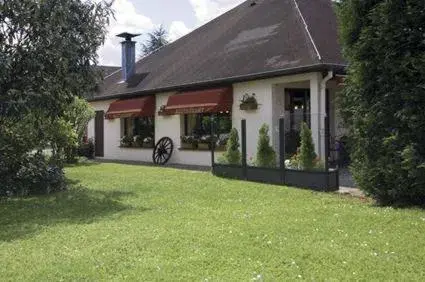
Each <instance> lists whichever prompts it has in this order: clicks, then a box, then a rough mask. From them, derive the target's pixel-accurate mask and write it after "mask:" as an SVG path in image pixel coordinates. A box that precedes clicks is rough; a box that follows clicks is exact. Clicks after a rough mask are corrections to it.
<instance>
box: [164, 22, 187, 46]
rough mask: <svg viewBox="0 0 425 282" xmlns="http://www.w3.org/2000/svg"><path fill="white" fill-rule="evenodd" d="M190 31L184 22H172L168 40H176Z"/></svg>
mask: <svg viewBox="0 0 425 282" xmlns="http://www.w3.org/2000/svg"><path fill="white" fill-rule="evenodd" d="M191 31H192V29H190V28H188V27H187V26H186V24H185V23H184V22H182V21H173V22H172V23H171V24H170V29H169V30H168V39H169V40H170V41H174V40H177V39H179V38H180V37H182V36H184V35H186V34H188V33H189V32H191Z"/></svg>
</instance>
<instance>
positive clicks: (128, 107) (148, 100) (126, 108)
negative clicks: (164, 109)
mask: <svg viewBox="0 0 425 282" xmlns="http://www.w3.org/2000/svg"><path fill="white" fill-rule="evenodd" d="M150 116H155V96H146V97H140V98H134V99H127V100H117V101H115V102H113V103H112V104H111V105H110V106H109V109H108V112H106V118H107V119H114V118H121V117H150Z"/></svg>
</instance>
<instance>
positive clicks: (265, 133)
mask: <svg viewBox="0 0 425 282" xmlns="http://www.w3.org/2000/svg"><path fill="white" fill-rule="evenodd" d="M255 164H256V165H257V166H259V167H276V152H275V151H274V150H273V148H272V146H271V145H270V137H269V126H268V125H267V124H263V125H262V126H261V128H260V131H259V137H258V144H257V155H256V158H255Z"/></svg>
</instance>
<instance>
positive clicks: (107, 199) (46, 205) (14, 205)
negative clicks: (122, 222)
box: [0, 185, 147, 241]
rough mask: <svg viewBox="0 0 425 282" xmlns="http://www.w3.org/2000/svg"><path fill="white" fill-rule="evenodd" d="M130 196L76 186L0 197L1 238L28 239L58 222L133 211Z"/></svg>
mask: <svg viewBox="0 0 425 282" xmlns="http://www.w3.org/2000/svg"><path fill="white" fill-rule="evenodd" d="M131 195H133V193H131V192H122V191H98V190H91V189H87V188H84V187H82V186H76V185H73V186H72V187H71V188H70V189H69V190H68V191H65V192H60V193H56V194H52V195H48V196H40V197H29V198H22V199H0V226H1V229H0V241H13V240H17V239H21V238H27V237H29V236H32V235H34V234H37V233H38V232H40V231H41V230H43V229H45V228H46V227H52V226H55V225H58V224H90V223H92V222H95V221H97V220H101V219H107V218H108V217H110V216H112V215H114V214H117V213H123V212H124V211H126V210H133V209H134V208H133V207H132V206H129V205H125V204H123V202H122V201H121V199H122V198H123V197H128V196H131ZM146 210H147V209H143V208H142V210H141V211H142V212H143V211H146Z"/></svg>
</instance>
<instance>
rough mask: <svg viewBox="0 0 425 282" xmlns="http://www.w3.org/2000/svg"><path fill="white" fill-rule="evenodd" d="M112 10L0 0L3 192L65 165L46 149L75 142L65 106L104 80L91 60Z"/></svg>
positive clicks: (86, 0)
mask: <svg viewBox="0 0 425 282" xmlns="http://www.w3.org/2000/svg"><path fill="white" fill-rule="evenodd" d="M110 15H111V8H110V4H109V3H105V2H99V1H94V0H93V1H91V0H55V1H53V0H46V1H33V0H8V1H0V64H1V66H2V67H1V68H0V179H2V181H3V183H2V184H4V185H3V186H0V195H2V194H10V193H12V194H21V192H19V191H17V190H21V191H27V192H25V193H31V189H33V186H34V187H35V186H37V185H35V184H34V185H33V186H31V185H30V184H31V183H35V182H40V181H42V180H43V179H44V180H46V181H50V180H51V179H50V178H49V177H47V178H46V177H44V176H46V175H49V173H50V172H52V171H59V172H60V171H61V166H60V164H59V166H58V167H57V168H58V170H56V169H53V168H49V166H48V165H49V163H48V161H49V160H48V159H46V158H45V157H43V156H42V154H41V152H42V149H44V148H46V146H49V145H52V144H53V143H55V142H56V141H57V140H61V142H62V141H64V142H72V140H73V137H71V136H70V135H72V134H70V135H69V134H68V133H70V131H69V130H68V129H71V128H72V124H71V121H70V120H67V119H66V117H67V116H66V111H67V109H68V108H69V105H70V104H71V103H73V101H74V99H75V98H74V97H76V96H82V95H85V94H88V93H90V92H91V91H93V89H94V86H95V85H96V82H97V81H98V79H100V74H99V73H98V72H97V71H96V70H95V68H94V67H93V66H94V65H96V62H97V49H98V48H99V47H100V46H101V45H102V44H103V42H104V39H105V34H106V27H107V25H108V22H109V16H110ZM61 129H63V130H61ZM64 132H65V134H64ZM64 136H68V137H64ZM35 152H36V153H35ZM42 164H44V165H42ZM31 170H33V171H34V173H31ZM24 174H25V175H24ZM57 175H58V176H60V175H61V173H57ZM24 176H25V177H24ZM31 177H33V178H32V179H33V181H32V180H31ZM24 178H25V179H24ZM49 179H50V180H49ZM24 180H25V181H24ZM55 181H56V180H55ZM39 184H40V185H39V187H50V185H48V183H47V185H44V184H43V183H39ZM28 185H30V186H28ZM51 190H52V189H50V188H46V191H51Z"/></svg>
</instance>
